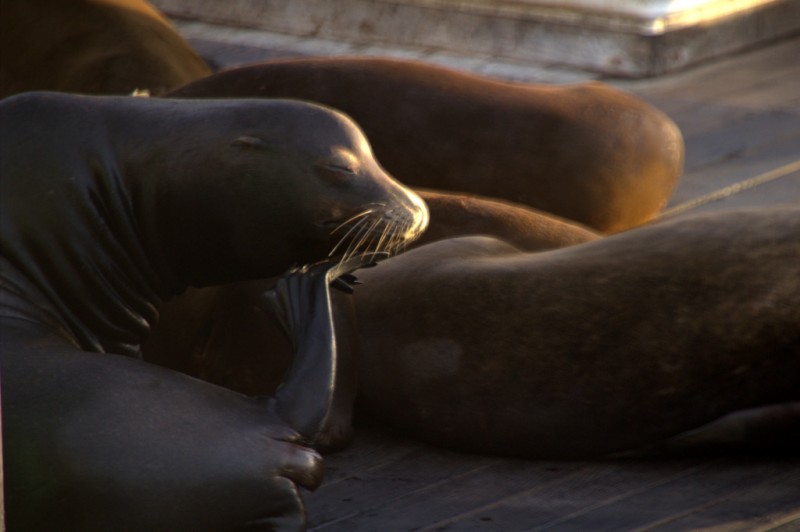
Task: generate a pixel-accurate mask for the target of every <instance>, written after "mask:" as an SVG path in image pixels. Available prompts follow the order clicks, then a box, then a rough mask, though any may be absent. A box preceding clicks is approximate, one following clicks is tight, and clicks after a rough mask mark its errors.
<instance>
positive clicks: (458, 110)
mask: <svg viewBox="0 0 800 532" xmlns="http://www.w3.org/2000/svg"><path fill="white" fill-rule="evenodd" d="M168 96H174V97H192V98H195V97H205V98H208V97H255V96H258V97H267V98H274V97H283V98H298V99H302V100H309V101H315V102H320V103H323V104H325V105H330V106H331V107H334V108H336V109H340V110H342V111H344V112H345V113H347V114H348V115H349V116H352V117H353V119H354V120H356V122H358V123H359V125H361V127H362V128H363V129H364V131H365V133H366V134H367V137H368V138H369V139H370V142H371V143H372V145H373V147H374V148H375V153H376V154H377V157H378V159H379V160H380V161H381V162H382V164H384V166H385V167H386V168H387V169H388V170H389V172H390V173H392V175H394V176H395V177H396V178H397V179H399V180H400V181H401V182H403V183H406V184H408V185H411V186H415V187H423V188H431V189H441V190H448V191H461V192H467V193H471V194H478V195H482V196H488V197H494V198H500V199H505V200H508V201H512V202H516V203H521V204H524V205H528V206H531V207H534V208H536V209H540V210H543V211H546V212H550V213H553V214H556V215H558V216H561V217H564V218H568V219H570V220H575V221H578V222H580V223H582V224H584V225H587V226H589V227H592V228H595V229H598V230H600V231H603V232H611V231H618V230H621V229H625V228H628V227H632V226H635V225H638V224H641V223H643V222H645V221H647V220H649V219H651V218H653V217H654V216H655V215H656V214H657V213H658V212H659V211H660V209H661V208H663V206H664V205H665V204H666V201H667V199H668V198H669V195H670V193H671V192H672V189H673V188H674V186H675V184H676V183H677V180H678V178H679V177H680V174H681V172H682V165H683V141H682V138H681V135H680V132H679V131H678V129H677V127H676V126H675V124H674V123H673V122H672V121H671V120H670V119H669V118H667V117H666V116H665V115H664V114H663V113H661V112H660V111H658V110H656V109H655V108H653V107H651V106H649V105H647V104H646V103H644V102H642V101H640V100H638V99H636V98H634V97H633V96H630V95H627V94H624V93H622V92H620V91H618V90H615V89H613V88H610V87H608V86H606V85H603V84H600V83H589V84H582V85H574V86H564V87H556V86H540V85H532V84H527V85H524V84H514V83H506V82H501V81H497V80H492V79H489V78H485V77H480V76H476V75H472V74H467V73H463V72H459V71H456V70H451V69H446V68H442V67H437V66H433V65H428V64H424V63H419V62H413V61H400V60H393V59H383V58H306V59H292V60H281V61H271V62H265V63H261V64H257V65H249V66H245V67H241V68H235V69H231V70H228V71H223V72H219V73H217V74H214V75H212V76H209V77H206V78H203V79H200V80H197V81H195V82H193V83H190V84H188V85H186V86H184V87H181V88H179V89H176V90H174V91H171V92H170V93H168Z"/></svg>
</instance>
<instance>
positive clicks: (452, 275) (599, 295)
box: [355, 207, 800, 458]
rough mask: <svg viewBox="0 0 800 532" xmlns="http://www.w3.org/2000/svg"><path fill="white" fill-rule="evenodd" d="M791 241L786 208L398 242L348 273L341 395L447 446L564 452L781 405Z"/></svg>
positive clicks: (789, 360) (793, 272) (794, 344)
mask: <svg viewBox="0 0 800 532" xmlns="http://www.w3.org/2000/svg"><path fill="white" fill-rule="evenodd" d="M798 238H800V208H798V207H789V208H774V209H764V210H752V211H735V212H725V213H719V214H708V215H702V216H697V217H688V218H686V219H676V220H673V221H668V222H663V223H659V224H656V225H652V226H648V227H643V228H638V229H634V230H631V231H628V232H625V233H621V234H618V235H614V236H611V237H607V238H604V239H600V240H595V241H592V242H588V243H586V244H580V245H577V246H573V247H569V248H564V249H559V250H554V251H549V252H542V253H522V252H520V251H519V250H518V249H517V248H515V247H513V246H511V245H509V244H507V243H504V242H502V241H499V240H496V239H491V238H485V237H468V238H463V239H450V240H443V241H440V242H436V243H433V244H429V245H427V246H422V247H419V248H417V249H414V250H411V251H409V252H408V253H406V254H404V255H401V256H399V257H397V258H394V259H391V260H390V261H387V262H386V263H384V264H382V265H381V267H380V268H378V269H376V270H374V271H369V272H364V274H363V275H361V276H360V277H361V279H362V280H363V282H364V285H363V286H361V287H360V288H359V291H358V293H357V297H356V298H355V305H356V310H357V321H358V324H359V328H358V331H359V339H358V340H359V344H360V349H361V352H360V355H359V361H360V362H359V383H358V386H359V399H358V401H357V404H358V405H360V406H361V407H363V408H364V409H366V410H367V411H368V412H369V413H370V414H372V415H373V416H374V417H376V418H377V419H379V420H380V421H381V422H382V423H390V424H392V425H394V426H396V427H398V428H400V429H401V430H403V431H406V432H408V433H413V434H415V435H417V436H419V437H421V438H423V439H425V440H427V441H430V442H433V443H436V444H439V445H445V446H448V447H451V448H458V449H464V450H468V451H473V452H490V453H498V454H507V455H518V456H527V457H537V458H544V457H556V458H575V457H590V456H599V455H604V454H607V453H613V452H618V451H623V450H628V449H633V448H637V447H639V446H643V445H647V444H651V443H653V442H656V441H660V440H663V439H666V438H669V437H671V436H674V435H676V434H679V433H682V432H684V431H688V430H690V429H693V428H695V427H698V426H701V425H703V424H705V423H708V422H710V421H712V420H714V419H715V418H718V417H720V416H722V415H724V414H727V413H729V412H733V411H737V410H740V409H746V408H751V407H757V406H760V405H766V404H771V403H781V402H796V401H798V400H800V327H798V324H799V323H800V243H799V242H800V241H799V240H798Z"/></svg>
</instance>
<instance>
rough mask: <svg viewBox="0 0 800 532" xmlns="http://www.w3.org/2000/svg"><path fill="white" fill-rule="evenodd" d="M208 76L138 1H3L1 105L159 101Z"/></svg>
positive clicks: (179, 39)
mask: <svg viewBox="0 0 800 532" xmlns="http://www.w3.org/2000/svg"><path fill="white" fill-rule="evenodd" d="M210 73H211V69H210V68H209V67H208V65H207V64H206V63H205V61H204V60H203V59H202V58H201V57H200V56H199V55H198V54H197V53H195V51H194V50H192V48H191V47H190V46H189V44H188V43H187V42H186V41H185V40H184V39H183V38H182V37H181V36H180V35H179V34H178V33H177V32H176V31H175V30H174V29H173V28H172V26H170V24H169V22H168V21H167V19H166V18H165V17H164V16H163V15H162V14H161V13H159V12H158V10H156V9H155V8H154V7H153V6H151V5H150V4H149V3H148V2H146V1H144V0H3V6H2V17H0V98H2V97H6V96H9V95H11V94H16V93H19V92H27V91H36V90H50V91H59V92H75V93H83V94H120V95H121V94H130V93H132V92H133V91H134V90H137V89H139V90H149V91H150V92H151V93H152V94H160V93H162V92H164V91H166V90H169V89H171V88H174V87H177V86H180V85H183V84H185V83H188V82H189V81H192V80H195V79H197V78H200V77H203V76H206V75H208V74H210Z"/></svg>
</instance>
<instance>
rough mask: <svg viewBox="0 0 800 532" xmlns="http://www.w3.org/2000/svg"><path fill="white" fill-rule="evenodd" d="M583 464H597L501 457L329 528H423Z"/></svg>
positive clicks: (556, 480)
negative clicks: (379, 526) (390, 526)
mask: <svg viewBox="0 0 800 532" xmlns="http://www.w3.org/2000/svg"><path fill="white" fill-rule="evenodd" d="M587 468H588V469H590V470H593V471H597V470H601V469H602V468H598V467H597V466H587V465H586V464H585V463H582V462H527V461H519V460H501V461H498V462H496V463H494V464H491V465H489V466H487V467H484V468H480V469H475V470H473V471H470V472H467V473H466V474H463V475H460V476H458V477H453V478H450V479H446V480H444V481H442V482H438V483H434V484H430V485H428V486H426V487H425V488H424V489H420V490H418V491H417V492H415V493H410V494H408V495H407V496H404V497H401V498H397V499H395V500H393V501H388V502H387V504H384V505H381V506H380V507H376V508H373V509H371V510H370V511H369V512H367V513H365V514H359V515H354V516H352V517H351V518H349V519H345V520H343V521H340V522H339V523H337V526H336V528H334V530H342V531H362V530H363V531H365V532H366V531H370V530H375V525H376V523H391V524H392V528H393V529H394V530H426V529H427V527H429V526H430V525H431V523H439V522H441V521H444V520H448V519H450V518H451V517H453V516H457V515H461V514H463V513H465V512H468V511H470V510H472V509H474V508H475V507H481V506H485V505H487V504H493V503H495V502H496V501H497V500H498V499H502V498H503V497H506V496H509V495H514V494H516V493H519V492H520V491H526V492H529V491H535V492H542V491H547V490H549V489H552V488H553V487H554V486H558V485H559V484H561V483H563V482H568V481H569V479H571V478H573V477H575V476H578V477H580V476H582V475H583V474H584V470H586V469H587ZM433 526H434V527H438V525H433Z"/></svg>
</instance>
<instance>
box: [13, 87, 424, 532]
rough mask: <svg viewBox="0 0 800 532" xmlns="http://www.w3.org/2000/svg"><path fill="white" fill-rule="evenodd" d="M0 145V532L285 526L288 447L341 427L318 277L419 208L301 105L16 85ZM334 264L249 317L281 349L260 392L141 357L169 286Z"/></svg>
mask: <svg viewBox="0 0 800 532" xmlns="http://www.w3.org/2000/svg"><path fill="white" fill-rule="evenodd" d="M0 140H1V142H0V180H1V181H0V184H1V185H2V190H3V194H2V195H0V327H2V330H0V341H2V348H1V349H0V372H2V379H3V383H2V394H3V397H2V408H3V438H4V442H3V444H4V445H3V451H4V466H5V479H4V480H5V495H6V511H7V519H8V521H7V522H8V526H9V528H10V529H12V530H17V529H19V530H29V529H39V530H46V529H53V528H58V529H59V530H106V529H113V530H192V531H196V530H220V529H228V528H231V529H232V528H237V527H244V526H251V527H275V528H277V529H298V528H302V526H303V523H304V512H303V508H302V501H301V499H300V497H299V495H298V493H297V488H296V486H295V484H299V485H303V486H307V487H314V486H315V485H317V484H318V483H319V480H320V476H321V464H320V459H319V457H318V456H317V455H316V454H315V453H314V452H313V451H311V450H310V449H308V448H306V447H304V446H303V445H301V444H310V443H313V442H315V441H317V440H320V439H322V440H325V439H327V438H329V437H333V438H336V437H339V436H338V434H339V433H341V432H342V431H341V425H340V424H339V421H337V420H336V419H330V415H331V414H332V412H333V411H334V410H339V411H346V412H347V415H349V409H348V408H340V407H337V406H336V404H335V403H337V401H341V399H339V398H337V395H338V391H337V389H336V386H337V385H338V384H339V383H341V382H342V381H343V380H344V381H346V380H347V375H340V374H339V373H340V371H339V370H340V369H341V368H339V367H337V365H336V357H337V347H338V345H339V344H338V342H336V340H335V335H334V333H333V324H332V322H331V320H332V317H333V316H332V311H331V309H332V303H331V300H330V297H329V295H328V285H329V283H331V282H333V278H334V277H339V276H340V275H341V274H342V273H345V272H346V271H347V270H349V269H350V268H352V267H356V266H358V265H360V264H361V262H362V261H367V262H369V261H370V260H371V257H373V256H375V253H379V252H382V251H387V252H391V251H393V250H395V249H397V248H400V247H402V246H403V245H404V244H405V243H406V241H408V240H411V239H413V238H415V237H416V236H417V235H418V234H419V233H420V232H421V231H422V230H423V229H424V227H425V225H426V223H427V210H426V208H425V206H424V204H423V203H422V201H421V200H420V199H419V198H418V197H417V196H416V195H415V194H413V193H412V192H410V191H409V190H408V189H406V188H404V187H403V186H401V185H400V184H398V183H396V182H395V181H393V180H392V179H391V177H389V176H388V175H387V174H386V173H385V172H384V171H383V170H382V169H381V168H380V166H379V165H378V164H377V162H376V161H375V160H374V158H373V156H372V153H371V151H370V149H369V145H368V143H367V141H366V139H365V138H364V136H363V135H362V133H361V132H360V130H359V129H358V128H357V127H356V126H355V124H354V123H353V122H352V121H350V120H349V119H347V118H346V117H345V116H343V115H341V114H340V113H337V112H334V111H332V110H330V109H326V108H322V107H320V106H316V105H311V104H305V103H300V102H290V101H280V100H275V101H264V100H256V101H230V100H228V101H210V102H208V101H203V102H200V101H181V100H152V99H138V98H119V97H88V96H71V95H65V94H54V93H31V94H24V95H19V96H14V97H11V98H7V99H5V100H4V101H2V102H0ZM332 233H333V234H332ZM332 250H334V251H333V254H332V258H331V259H330V260H332V261H334V263H335V264H339V263H341V266H336V265H334V266H333V269H332V270H331V265H330V264H323V265H322V266H319V267H316V268H311V269H310V270H308V271H304V273H301V274H290V275H289V276H288V277H286V278H284V280H283V281H282V282H281V283H279V285H278V286H277V288H276V291H277V292H276V293H275V295H272V296H266V299H264V300H263V301H262V302H261V303H260V305H261V306H262V307H264V308H268V309H273V310H276V311H277V315H278V317H279V319H280V320H281V321H282V323H284V325H285V327H286V329H287V330H288V331H289V332H290V333H292V337H293V338H295V339H296V340H295V347H296V349H297V353H298V356H297V358H296V360H295V362H294V364H293V366H292V369H291V370H290V373H289V375H288V376H287V378H286V380H285V381H284V385H283V387H282V389H281V390H279V391H278V392H277V393H276V396H275V397H274V398H248V397H245V396H243V395H240V394H237V393H234V392H232V391H230V390H225V389H222V388H219V387H216V386H213V385H211V384H209V383H205V382H201V381H198V380H195V379H193V378H190V377H187V376H185V375H181V374H178V373H175V372H172V371H170V370H168V369H165V368H160V367H157V366H154V365H151V364H147V363H145V362H142V361H141V360H137V358H139V357H140V351H139V345H140V344H141V343H142V342H143V340H144V338H145V337H146V336H147V334H148V331H149V330H150V329H151V327H152V326H153V324H154V323H155V322H156V321H157V318H158V308H159V306H160V305H161V303H162V302H163V301H164V300H166V299H168V298H170V297H172V296H174V295H175V294H177V293H180V292H181V291H183V290H184V289H185V288H186V287H187V286H204V285H210V284H215V283H225V282H232V281H237V280H245V279H249V278H260V277H271V276H276V275H278V274H280V273H281V271H283V270H286V269H288V268H289V267H291V266H292V265H293V264H306V263H310V262H314V261H318V260H320V259H325V257H327V256H328V255H329V253H331V251H332ZM337 250H338V251H337ZM339 257H340V258H341V260H340V261H339ZM317 348H320V349H321V350H320V351H318V350H317ZM344 392H345V400H346V399H347V392H348V390H346V389H345V390H344ZM334 414H335V412H334ZM326 433H327V434H326ZM345 436H346V434H345Z"/></svg>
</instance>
